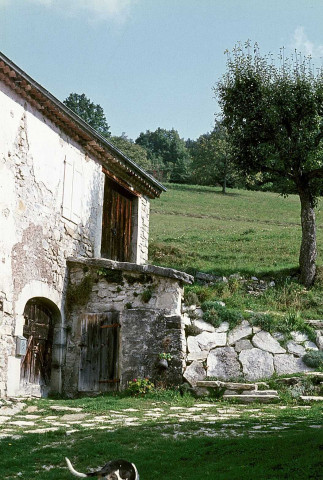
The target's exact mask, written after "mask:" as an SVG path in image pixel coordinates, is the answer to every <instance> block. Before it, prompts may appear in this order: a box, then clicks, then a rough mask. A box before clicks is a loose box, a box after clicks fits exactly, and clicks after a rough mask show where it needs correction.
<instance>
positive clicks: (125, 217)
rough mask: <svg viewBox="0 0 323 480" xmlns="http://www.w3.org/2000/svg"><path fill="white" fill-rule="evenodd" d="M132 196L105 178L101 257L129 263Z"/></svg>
mask: <svg viewBox="0 0 323 480" xmlns="http://www.w3.org/2000/svg"><path fill="white" fill-rule="evenodd" d="M133 199H134V196H133V195H131V193H130V192H128V191H127V190H126V189H124V188H122V187H121V186H120V185H118V184H117V183H116V182H113V181H112V180H110V179H109V177H108V176H106V178H105V187H104V203H103V218H102V242H101V256H102V257H104V258H110V259H111V260H117V261H119V262H130V260H131V235H132V202H133Z"/></svg>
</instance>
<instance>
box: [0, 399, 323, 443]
mask: <svg viewBox="0 0 323 480" xmlns="http://www.w3.org/2000/svg"><path fill="white" fill-rule="evenodd" d="M157 405H158V404H155V405H153V406H152V407H151V408H149V409H148V408H147V409H146V410H139V409H135V408H127V409H124V410H122V411H118V410H108V411H106V412H105V414H104V415H98V414H96V413H94V412H93V413H91V412H86V411H84V410H82V408H79V407H77V408H76V407H75V408H72V407H65V406H64V405H51V406H50V410H52V411H54V412H57V415H52V414H48V413H45V412H44V410H43V409H41V408H38V407H37V406H26V404H25V403H23V402H15V403H14V404H13V405H12V408H11V406H8V405H6V406H5V407H2V408H0V439H1V438H6V437H11V438H17V436H18V437H19V435H22V434H25V433H31V434H32V433H37V434H42V433H46V432H55V431H58V430H61V429H63V430H64V429H65V433H66V434H67V435H71V434H72V433H73V432H76V431H80V430H82V429H83V428H84V429H86V430H95V429H99V430H108V431H112V430H116V429H118V428H120V427H124V426H139V425H145V424H147V426H148V424H149V422H154V423H155V424H162V425H163V427H165V426H169V427H171V428H172V432H171V433H169V434H168V433H165V432H163V435H171V436H173V437H174V436H175V437H176V436H183V435H197V434H202V433H203V434H205V435H209V436H230V435H231V436H232V435H246V434H248V435H250V436H251V435H255V434H257V432H259V433H265V432H273V431H280V430H282V431H283V430H285V429H288V428H291V427H295V425H298V424H299V425H301V424H302V422H304V420H306V417H305V416H304V417H302V416H299V417H298V418H297V419H295V421H294V422H293V424H290V423H286V422H285V423H284V422H281V423H278V421H276V420H275V418H273V417H275V414H273V413H272V411H271V410H270V407H268V408H267V407H265V406H262V407H261V408H254V407H252V406H251V407H250V406H246V405H237V406H225V405H223V404H216V403H196V404H195V405H193V406H190V407H187V408H185V407H182V406H181V407H180V406H171V407H169V406H168V405H166V406H165V407H164V406H157ZM3 408H4V410H3ZM275 408H276V409H286V408H292V409H299V410H300V411H305V410H307V409H309V408H311V407H310V406H309V405H297V406H294V407H287V406H284V405H278V406H276V407H275ZM1 410H2V412H1ZM3 412H6V415H4V414H3ZM42 412H44V413H43V414H42ZM245 414H246V415H247V416H248V417H249V418H250V417H251V418H257V419H258V420H259V424H258V425H253V426H248V428H247V429H245V428H243V426H244V425H245V422H246V423H248V420H244V419H243V416H244V415H245ZM228 421H232V422H231V423H227V422H228ZM187 422H195V423H194V424H192V429H189V431H186V430H185V429H184V430H185V431H181V428H183V427H181V425H183V424H185V423H187ZM199 423H200V424H203V427H202V426H201V428H197V426H196V425H198V424H199ZM308 426H310V427H311V428H322V425H317V424H314V422H313V425H308Z"/></svg>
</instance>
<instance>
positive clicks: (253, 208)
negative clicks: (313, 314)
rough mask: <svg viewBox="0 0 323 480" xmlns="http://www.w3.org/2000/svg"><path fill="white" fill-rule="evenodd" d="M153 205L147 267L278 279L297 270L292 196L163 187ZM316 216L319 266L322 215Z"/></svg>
mask: <svg viewBox="0 0 323 480" xmlns="http://www.w3.org/2000/svg"><path fill="white" fill-rule="evenodd" d="M167 188H168V191H167V192H166V193H163V194H162V195H161V197H160V198H159V199H156V200H154V201H152V204H151V232H150V261H151V263H155V264H159V265H163V266H169V267H174V268H178V269H182V270H185V271H194V270H199V271H203V272H207V273H214V274H218V275H229V274H233V273H237V272H239V273H241V274H245V275H269V276H270V275H273V276H277V275H279V274H280V273H284V272H286V271H288V270H291V269H295V268H297V265H298V255H299V248H300V240H301V227H300V203H299V198H298V196H296V195H290V196H289V197H287V198H283V197H282V196H280V195H278V194H276V193H269V192H254V191H248V190H230V189H229V190H228V193H227V194H226V195H223V194H222V193H221V192H220V189H218V188H212V187H201V186H188V185H173V184H168V185H167ZM321 206H322V203H321V202H320V203H319V205H318V208H317V210H316V216H317V242H318V264H322V261H323V260H322V258H323V228H322V227H323V215H322V212H321V209H320V207H321Z"/></svg>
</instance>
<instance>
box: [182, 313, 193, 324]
mask: <svg viewBox="0 0 323 480" xmlns="http://www.w3.org/2000/svg"><path fill="white" fill-rule="evenodd" d="M182 322H183V324H184V325H191V319H190V317H189V316H188V315H187V313H183V314H182Z"/></svg>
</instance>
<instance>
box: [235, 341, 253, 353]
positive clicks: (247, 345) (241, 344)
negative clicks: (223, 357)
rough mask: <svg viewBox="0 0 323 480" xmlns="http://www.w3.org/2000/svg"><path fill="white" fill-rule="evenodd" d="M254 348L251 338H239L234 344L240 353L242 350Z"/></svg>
mask: <svg viewBox="0 0 323 480" xmlns="http://www.w3.org/2000/svg"><path fill="white" fill-rule="evenodd" d="M251 348H253V346H252V343H251V342H250V340H246V339H244V340H238V341H237V342H236V344H235V346H234V349H235V351H236V352H238V353H240V352H242V350H250V349H251Z"/></svg>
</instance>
